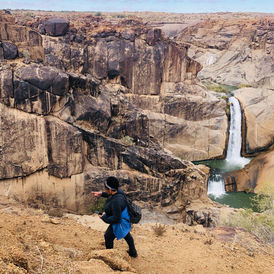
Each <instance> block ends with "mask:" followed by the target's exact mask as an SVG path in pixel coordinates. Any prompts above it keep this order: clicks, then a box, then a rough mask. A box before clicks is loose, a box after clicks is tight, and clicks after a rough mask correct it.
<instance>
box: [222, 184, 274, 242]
mask: <svg viewBox="0 0 274 274" xmlns="http://www.w3.org/2000/svg"><path fill="white" fill-rule="evenodd" d="M251 199H252V205H253V208H254V210H255V211H257V212H254V211H253V210H252V209H242V210H241V211H238V212H237V213H236V214H234V215H233V216H231V217H230V218H229V221H228V223H227V225H229V226H234V227H242V228H244V229H246V230H247V231H249V232H251V233H253V234H255V235H256V236H257V237H258V238H260V239H261V240H262V241H264V242H267V243H271V244H272V245H273V244H274V188H273V187H272V188H271V189H270V188H269V189H267V190H263V191H262V192H260V193H259V194H258V195H256V196H254V197H252V198H251Z"/></svg>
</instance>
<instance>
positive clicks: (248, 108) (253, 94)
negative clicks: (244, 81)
mask: <svg viewBox="0 0 274 274" xmlns="http://www.w3.org/2000/svg"><path fill="white" fill-rule="evenodd" d="M235 97H237V98H238V100H239V101H240V104H241V107H242V110H243V115H244V131H243V132H244V138H243V152H244V153H245V155H252V154H254V153H256V152H259V151H262V150H265V149H267V148H269V147H270V146H272V145H273V144H274V123H273V121H274V110H273V106H274V93H273V91H272V90H270V89H259V88H257V89H255V88H243V89H239V90H237V91H236V92H235Z"/></svg>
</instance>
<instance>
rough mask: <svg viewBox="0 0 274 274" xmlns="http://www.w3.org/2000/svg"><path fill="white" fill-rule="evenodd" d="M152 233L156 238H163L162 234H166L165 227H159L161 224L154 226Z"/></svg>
mask: <svg viewBox="0 0 274 274" xmlns="http://www.w3.org/2000/svg"><path fill="white" fill-rule="evenodd" d="M152 228H153V231H154V233H155V235H156V236H158V237H159V236H163V235H164V233H165V232H166V226H165V225H161V224H155V225H154V226H153V227H152Z"/></svg>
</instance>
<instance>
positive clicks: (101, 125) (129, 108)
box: [0, 11, 274, 220]
mask: <svg viewBox="0 0 274 274" xmlns="http://www.w3.org/2000/svg"><path fill="white" fill-rule="evenodd" d="M58 15H59V16H60V14H58ZM62 16H63V18H62V20H61V19H58V20H53V19H52V17H53V16H52V14H51V13H47V12H37V13H36V15H33V17H32V18H31V19H30V20H27V21H26V20H24V17H23V16H22V14H21V15H20V11H17V12H13V14H9V13H7V12H4V11H3V12H1V14H0V17H1V19H0V26H1V27H0V32H1V47H0V59H1V69H0V80H1V81H0V109H1V112H0V122H1V123H0V130H1V140H0V141H1V144H0V146H1V164H0V179H1V184H0V189H1V193H4V196H5V197H12V198H15V199H16V200H19V201H22V202H24V203H26V204H30V205H34V206H36V207H45V208H49V207H52V206H54V207H59V208H62V209H64V210H67V211H70V212H77V213H87V212H89V208H90V204H91V201H90V198H89V193H90V191H92V190H99V189H100V188H101V186H102V183H103V181H104V180H105V178H106V177H107V176H109V175H115V176H117V177H118V178H119V179H120V181H121V183H122V186H123V188H124V189H125V190H126V191H127V192H128V193H129V195H131V197H132V198H134V199H135V200H138V201H139V203H140V204H143V205H147V204H151V205H152V206H153V207H155V208H156V207H159V208H161V210H162V211H163V212H165V213H168V214H169V215H170V216H171V217H172V218H174V219H177V220H183V219H184V218H185V213H186V208H187V207H188V206H189V204H191V202H192V201H195V200H199V201H201V202H202V203H204V204H207V203H208V202H209V200H208V197H207V179H208V176H209V170H208V168H207V167H205V166H196V165H194V164H192V162H191V161H202V160H208V159H218V158H224V155H225V149H226V140H227V127H228V118H227V114H226V101H225V98H223V97H225V96H222V95H220V94H219V93H217V92H215V91H214V90H212V89H210V87H207V86H206V85H204V84H203V82H202V81H201V80H203V79H207V78H208V73H209V72H208V71H209V70H210V69H212V71H215V72H216V73H215V72H212V73H211V74H212V75H211V77H213V76H216V77H217V78H216V79H211V80H212V81H213V82H214V81H215V82H218V81H219V82H220V83H221V82H223V83H226V84H232V83H233V84H235V85H237V84H239V82H237V81H235V79H234V78H233V77H234V76H235V71H234V68H235V67H233V64H234V63H235V62H236V61H237V62H238V63H237V64H239V66H240V67H238V68H237V69H239V70H243V71H246V67H248V66H249V65H250V64H249V63H250V62H251V61H250V58H253V59H252V60H253V61H254V62H255V63H256V64H258V65H260V64H261V63H262V62H263V61H262V60H264V61H266V62H267V63H271V60H272V59H271V52H272V47H273V43H272V41H273V40H272V36H271V34H272V33H273V32H272V29H271V20H270V19H269V20H266V21H263V20H261V17H259V16H258V17H256V16H255V18H252V19H250V20H249V19H247V15H243V18H241V17H240V18H239V19H238V21H237V20H236V23H235V20H233V19H230V20H228V21H227V22H226V23H225V24H224V22H223V19H222V18H221V19H220V20H219V19H218V18H219V15H216V18H215V19H214V20H215V21H214V20H213V21H214V22H213V21H211V20H207V18H203V17H202V16H201V18H202V19H199V20H202V21H199V22H200V23H197V24H194V25H193V24H192V25H191V26H186V28H185V29H184V30H183V31H182V32H180V34H179V35H177V36H176V37H175V38H173V39H169V38H168V37H166V36H165V34H164V33H163V32H162V31H161V26H160V25H159V26H157V28H155V27H152V25H153V22H151V23H150V24H144V23H143V22H142V20H141V19H140V18H130V19H128V18H126V19H123V20H113V21H108V20H105V19H104V18H103V17H96V16H93V15H91V14H86V13H82V14H80V15H79V14H77V13H73V12H72V13H64V14H62ZM193 16H194V17H195V15H193ZM226 16H227V15H224V17H226ZM15 18H16V19H15ZM195 20H196V19H195ZM218 20H219V21H218ZM242 21H244V22H246V25H245V27H244V28H243V29H242V31H241V35H238V36H237V35H234V34H235V29H237V24H241V23H242ZM201 22H203V23H201ZM232 22H233V23H232ZM213 23H214V24H215V25H214V26H215V27H214V28H211V27H212V25H213ZM220 25H223V27H224V30H225V32H224V33H223V32H222V31H221V30H219V29H218V28H219V26H220ZM198 29H199V31H198ZM190 33H191V35H190ZM205 33H206V35H205ZM216 33H218V35H216ZM227 33H228V34H229V35H228V34H227ZM230 33H232V34H233V35H230ZM224 34H225V35H224ZM199 35H201V37H199ZM167 36H168V35H167ZM204 37H207V38H206V39H204ZM208 37H211V38H212V37H214V38H212V41H214V39H215V40H218V39H219V40H218V41H215V42H216V43H215V44H216V46H214V47H213V46H212V45H211V42H212V41H209V40H208ZM203 39H204V40H203ZM250 39H251V40H252V45H251V46H250V45H249V41H250ZM197 41H199V42H197ZM268 52H269V53H268ZM209 54H210V58H209V59H210V62H208V60H209V59H208V55H209ZM233 54H235V56H234V55H233ZM233 56H234V57H233ZM248 56H249V57H248ZM265 56H266V57H265ZM237 58H238V59H237ZM264 58H265V59H264ZM205 60H207V61H205ZM235 60H236V61H235ZM224 63H225V64H227V68H229V69H228V71H226V76H224V75H221V67H224ZM256 66H257V65H256ZM259 67H261V66H259ZM232 68H233V69H232ZM265 69H266V70H267V71H266V72H267V73H263V72H262V71H260V73H258V76H257V78H256V79H253V78H252V75H250V74H248V77H247V79H248V81H250V83H252V84H253V85H254V88H249V87H247V88H244V89H238V91H237V94H235V96H236V97H237V98H239V100H240V102H241V104H242V105H243V113H244V117H245V118H244V119H245V120H244V121H245V122H244V124H245V130H244V135H243V136H245V138H244V140H243V142H244V146H243V151H244V154H246V155H253V156H255V155H256V154H257V153H258V152H260V151H262V150H265V151H268V149H269V150H270V149H271V146H272V145H273V136H274V134H273V123H272V124H271V121H272V119H273V114H272V113H271V108H272V106H273V104H272V102H273V101H272V100H273V99H272V98H273V92H271V89H269V88H271V85H272V84H271V83H272V77H273V72H272V71H271V68H270V67H269V66H266V67H265ZM220 75H221V76H222V77H221V76H220ZM262 75H266V77H264V78H259V76H260V77H261V76H262ZM197 76H198V78H197ZM219 76H220V77H221V78H220V79H219V78H218V77H219ZM232 76H233V77H232ZM262 77H263V76H262ZM232 78H233V79H232ZM242 79H243V78H242V76H241V79H240V80H238V81H242ZM253 80H254V81H253ZM252 81H253V82H252ZM255 85H258V88H256V87H255ZM252 89H254V90H256V92H257V91H258V90H261V96H259V97H258V98H257V97H256V96H257V95H256V94H258V93H256V92H255V91H254V93H252V92H250V90H252ZM245 92H247V93H249V95H251V97H250V98H249V101H244V100H245V99H244V98H248V97H244V98H243V97H241V94H244V93H245ZM261 98H264V100H266V101H267V102H268V104H267V106H268V107H267V108H263V109H264V111H262V107H260V108H251V109H250V106H252V103H254V102H257V101H256V100H258V101H259V102H262V101H261ZM263 103H264V102H262V104H263ZM253 114H255V118H254V115H253ZM262 116H263V117H262ZM266 117H267V119H265V118H266ZM252 119H253V120H252ZM260 119H261V120H264V121H265V125H263V126H262V127H260V126H256V128H255V131H256V134H255V135H256V136H257V137H256V138H255V139H254V134H253V133H252V129H253V128H252V127H253V126H254V125H255V124H256V125H258V121H261V120H260ZM246 174H247V173H246ZM229 176H230V178H232V177H233V178H236V177H237V176H240V175H231V174H230V175H229ZM236 181H240V180H238V179H237V180H236ZM247 181H248V182H250V181H249V179H248V177H247ZM252 185H253V187H252V189H254V187H256V182H255V183H254V182H252ZM242 188H245V187H244V186H243V187H242ZM237 189H239V190H240V189H241V187H239V186H237ZM230 190H231V189H229V190H227V191H230ZM72 193H73V195H71V194H72Z"/></svg>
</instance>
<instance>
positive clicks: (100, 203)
mask: <svg viewBox="0 0 274 274" xmlns="http://www.w3.org/2000/svg"><path fill="white" fill-rule="evenodd" d="M105 204H106V199H105V198H98V199H97V200H96V201H95V203H94V204H93V205H92V206H91V208H90V211H91V213H92V214H93V213H95V211H99V212H104V209H105Z"/></svg>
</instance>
